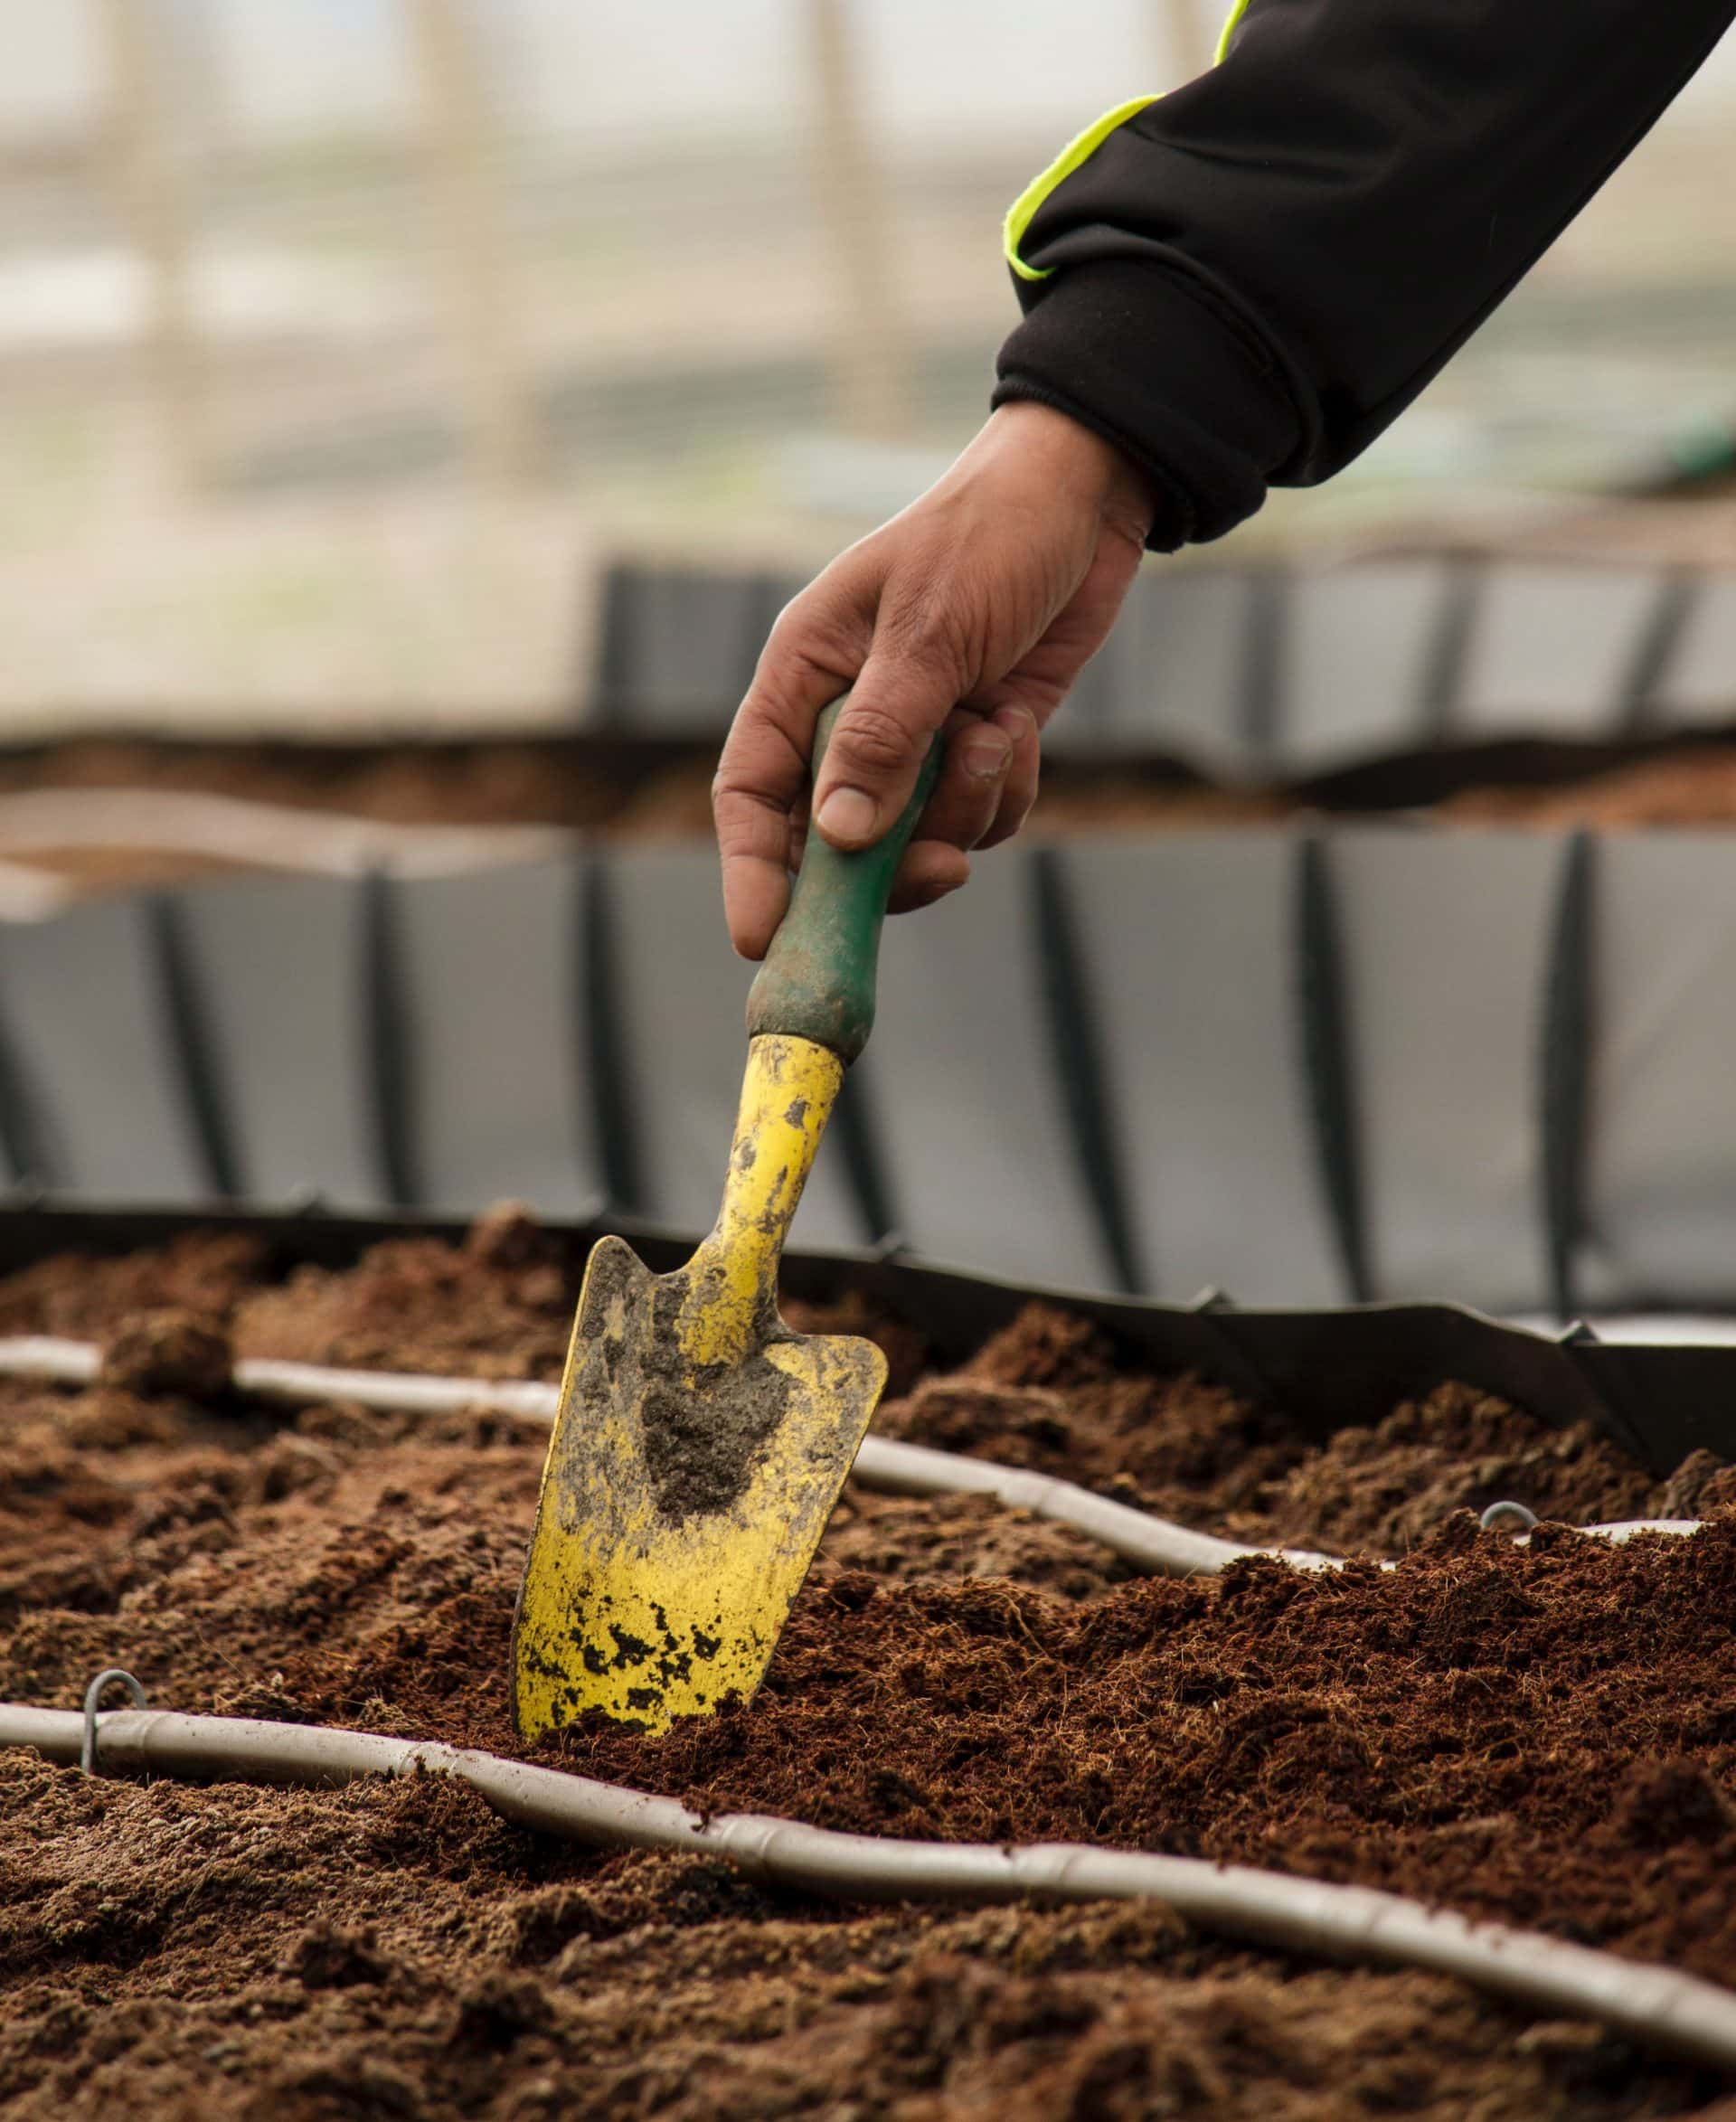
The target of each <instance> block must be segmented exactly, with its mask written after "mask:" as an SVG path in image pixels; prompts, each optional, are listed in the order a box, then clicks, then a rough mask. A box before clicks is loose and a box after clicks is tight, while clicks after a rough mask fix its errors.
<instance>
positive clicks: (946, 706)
mask: <svg viewBox="0 0 1736 2122" xmlns="http://www.w3.org/2000/svg"><path fill="white" fill-rule="evenodd" d="M957 700H958V674H957V673H956V671H955V670H954V668H953V667H952V661H951V658H950V657H947V658H941V657H938V656H935V655H925V654H924V653H922V652H921V651H920V650H918V649H913V648H910V647H908V646H901V647H898V648H894V647H892V646H881V644H880V643H879V642H876V644H875V646H873V648H872V649H871V650H870V652H869V655H868V658H867V660H866V662H865V663H864V664H863V666H862V674H861V675H860V676H859V677H858V678H857V680H856V683H855V685H854V688H853V689H852V691H851V693H850V695H849V697H848V698H847V699H846V700H845V702H844V711H843V712H842V713H841V714H840V715H839V716H838V719H837V721H836V723H835V726H834V728H833V731H832V739H831V741H830V742H829V743H828V744H827V746H826V757H825V759H823V760H822V761H821V764H820V771H819V776H818V778H817V779H816V782H815V786H814V803H813V812H812V816H813V820H814V823H815V825H816V826H817V827H818V829H819V831H820V833H821V835H822V836H823V837H824V838H826V840H828V841H830V842H831V844H832V845H833V846H834V847H838V848H844V849H846V850H848V849H851V848H856V847H871V846H873V844H874V842H875V841H876V840H878V839H880V838H881V836H882V835H883V834H885V833H887V832H889V831H890V830H891V829H892V825H893V824H894V822H895V821H896V819H897V817H898V816H899V814H900V812H901V811H902V809H903V808H904V806H905V805H906V804H907V803H908V802H909V801H910V794H911V791H912V790H913V789H914V788H915V787H916V777H917V773H918V770H919V769H920V766H921V764H922V761H923V760H924V759H926V758H927V757H928V752H929V745H930V744H931V743H932V742H933V741H934V739H935V736H936V734H937V732H938V731H939V730H940V728H941V727H942V725H943V724H944V723H945V721H946V720H947V718H948V715H949V714H950V713H951V712H952V710H953V708H954V706H955V705H956V704H957Z"/></svg>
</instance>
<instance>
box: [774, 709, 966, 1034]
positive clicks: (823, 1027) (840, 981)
mask: <svg viewBox="0 0 1736 2122" xmlns="http://www.w3.org/2000/svg"><path fill="white" fill-rule="evenodd" d="M846 697H847V695H846ZM843 706H844V702H843V701H842V700H835V701H834V702H833V703H832V705H831V706H830V707H828V708H827V709H826V712H825V713H824V714H823V715H822V716H821V717H820V720H819V726H818V728H817V729H816V731H815V732H814V778H815V780H816V781H817V780H818V779H819V774H820V761H821V760H822V759H824V758H825V757H826V745H827V743H828V741H829V740H830V739H831V735H832V731H833V728H834V726H835V723H836V721H837V719H838V715H839V712H840V711H841V710H842V708H843ZM942 750H943V745H942V741H941V740H940V739H939V737H936V739H935V740H934V742H933V743H932V744H931V745H930V746H929V756H928V757H927V759H924V760H923V762H922V769H921V771H920V773H919V774H918V775H917V778H916V790H915V793H914V794H913V795H912V796H911V797H910V801H909V802H908V803H907V804H906V805H905V806H904V810H903V813H902V815H901V817H900V818H899V821H898V823H897V824H896V825H894V826H893V827H892V830H891V832H889V833H888V834H887V835H885V837H884V838H883V839H880V840H877V841H875V843H874V844H873V846H872V847H863V848H860V849H858V850H857V851H856V852H855V853H854V854H840V852H839V851H838V849H836V848H835V847H832V846H830V845H828V844H827V843H826V841H824V840H823V839H821V837H820V835H819V834H818V833H817V832H816V831H815V830H814V829H813V828H812V827H810V828H809V831H808V835H807V846H806V847H805V848H804V849H803V851H802V866H801V868H800V869H799V870H798V871H797V875H796V888H795V890H794V891H793V892H792V893H791V894H790V901H789V911H788V913H787V914H786V915H785V916H784V919H783V924H782V926H781V927H780V928H779V929H778V933H777V934H776V935H775V936H774V937H773V938H772V939H771V948H770V949H769V950H768V951H767V953H766V961H765V963H764V964H763V965H762V966H761V967H760V973H759V976H758V977H757V978H756V979H755V981H754V983H753V986H752V988H751V989H750V992H749V995H748V1031H749V1033H750V1035H751V1036H752V1037H755V1038H758V1037H759V1036H760V1033H765V1032H778V1033H785V1034H786V1035H788V1036H790V1037H794V1038H797V1039H811V1040H813V1041H814V1042H815V1043H816V1045H818V1046H829V1047H830V1048H831V1049H832V1051H833V1052H834V1053H835V1054H839V1055H842V1057H843V1058H844V1061H846V1062H847V1061H854V1060H855V1058H856V1056H857V1055H858V1054H859V1053H860V1052H862V1050H863V1047H864V1046H866V1045H867V1043H868V1034H869V1033H870V1032H871V1031H873V1025H874V970H875V963H876V960H877V959H878V957H879V956H880V926H881V923H882V921H883V920H885V919H886V901H887V900H888V899H889V898H891V896H892V879H893V877H894V876H895V875H896V874H897V872H898V865H899V863H900V862H901V861H902V859H903V855H904V850H905V849H906V848H907V847H908V846H909V845H910V835H911V834H912V833H913V832H914V831H915V829H916V821H917V819H918V818H919V817H920V816H921V814H922V806H923V805H924V804H925V803H926V802H927V801H928V800H929V795H930V794H931V793H932V791H933V788H934V780H935V776H936V775H937V774H938V773H939V770H940V754H941V751H942Z"/></svg>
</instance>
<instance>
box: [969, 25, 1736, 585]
mask: <svg viewBox="0 0 1736 2122" xmlns="http://www.w3.org/2000/svg"><path fill="white" fill-rule="evenodd" d="M1732 16H1736V0H1669V4H1668V5H1665V6H1657V5H1646V0H1251V4H1250V5H1249V6H1248V8H1247V10H1246V13H1245V14H1244V15H1243V17H1242V19H1241V23H1240V24H1239V25H1238V27H1237V28H1236V30H1235V32H1234V34H1233V35H1232V37H1231V42H1230V49H1229V52H1228V53H1227V55H1226V57H1225V59H1224V61H1223V62H1222V64H1221V65H1220V66H1219V67H1217V68H1216V69H1215V70H1213V71H1212V72H1211V73H1209V74H1206V75H1204V76H1203V77H1202V78H1201V79H1200V80H1197V81H1194V82H1191V83H1189V84H1188V86H1187V87H1185V88H1184V89H1181V90H1176V91H1175V94H1173V95H1170V96H1166V97H1163V98H1161V99H1157V100H1155V101H1153V102H1150V103H1148V104H1146V106H1145V107H1144V108H1140V109H1138V110H1136V111H1134V112H1133V113H1132V114H1131V115H1128V116H1127V117H1126V118H1123V120H1122V121H1121V122H1120V123H1119V124H1118V125H1117V126H1115V127H1113V128H1112V129H1111V130H1109V132H1108V133H1107V135H1106V136H1105V137H1103V138H1102V139H1101V140H1100V141H1099V142H1098V143H1097V144H1096V145H1095V146H1092V147H1091V149H1090V152H1089V154H1087V155H1086V156H1084V157H1083V158H1082V159H1080V161H1079V163H1078V165H1077V166H1076V167H1074V168H1072V169H1071V170H1070V171H1068V172H1067V173H1066V174H1062V175H1061V176H1060V177H1059V178H1058V180H1057V181H1055V182H1054V183H1053V184H1052V185H1051V186H1050V187H1049V188H1047V189H1046V190H1043V188H1042V186H1041V184H1040V185H1039V186H1036V187H1033V193H1029V194H1027V195H1026V198H1025V200H1024V201H1022V202H1021V203H1020V207H1019V208H1018V209H1015V211H1014V215H1013V216H1012V217H1010V218H1009V224H1008V234H1009V245H1010V252H1011V255H1012V256H1013V258H1014V270H1015V274H1016V275H1017V285H1018V288H1019V292H1020V297H1021V300H1022V301H1023V303H1024V307H1025V309H1026V313H1027V314H1026V316H1025V320H1024V323H1023V324H1022V325H1020V326H1019V327H1018V328H1017V330H1015V331H1014V333H1013V334H1012V335H1011V337H1010V338H1009V339H1008V340H1007V342H1006V344H1005V347H1004V348H1003V350H1002V354H1001V362H1000V376H1001V381H1000V384H999V387H998V389H997V391H996V393H995V403H996V404H1002V403H1006V402H1009V401H1016V400H1020V399H1034V400H1037V401H1041V402H1043V403H1047V404H1051V405H1053V406H1055V407H1057V408H1058V409H1060V410H1063V411H1067V412H1071V414H1072V415H1073V416H1074V417H1075V418H1076V419H1078V420H1081V421H1082V422H1083V423H1084V424H1085V425H1087V426H1089V427H1090V428H1092V429H1095V430H1096V431H1097V432H1099V434H1101V435H1103V436H1105V437H1106V438H1107V439H1109V440H1111V441H1113V442H1114V443H1116V445H1117V446H1118V448H1120V449H1121V450H1122V451H1123V452H1124V454H1126V455H1127V457H1129V458H1130V459H1132V460H1133V461H1134V462H1136V463H1137V464H1138V465H1140V466H1141V467H1143V468H1144V469H1145V471H1146V475H1147V476H1148V478H1149V479H1150V481H1151V483H1152V485H1153V487H1154V489H1155V491H1156V494H1157V496H1158V501H1159V507H1158V512H1157V517H1156V522H1155V523H1154V525H1153V529H1152V534H1151V542H1152V543H1153V544H1154V545H1155V546H1157V547H1159V548H1163V549H1168V548H1172V547H1174V546H1176V545H1180V544H1184V543H1186V542H1189V541H1191V540H1199V539H1204V538H1212V537H1217V536H1220V535H1222V533H1223V532H1225V531H1227V530H1229V529H1230V528H1231V527H1232V525H1233V524H1234V523H1237V522H1239V521H1241V518H1242V517H1243V516H1246V515H1248V514H1251V513H1252V511H1253V510H1254V509H1255V508H1257V507H1258V506H1259V505H1260V501H1261V499H1262V498H1263V497H1264V494H1265V490H1266V487H1267V486H1269V485H1282V486H1309V485H1313V484H1316V483H1317V482H1318V481H1319V480H1322V479H1325V478H1327V477H1329V476H1331V475H1332V474H1333V473H1334V472H1335V471H1337V470H1338V469H1339V468H1340V467H1342V466H1344V464H1346V463H1348V462H1349V461H1350V460H1351V458H1353V457H1355V456H1356V455H1357V454H1358V453H1359V452H1360V451H1361V450H1363V449H1364V448H1366V447H1367V446H1368V444H1369V443H1370V442H1372V441H1373V439H1374V438H1375V437H1376V436H1377V435H1378V434H1380V433H1381V431H1382V429H1384V428H1385V427H1386V426H1387V425H1388V424H1389V423H1390V422H1391V421H1392V420H1394V419H1395V418H1396V417H1397V416H1398V414H1399V413H1400V412H1401V411H1402V410H1403V409H1404V407H1405V406H1406V405H1408V404H1409V403H1410V402H1411V399H1412V398H1414V397H1415V396H1416V394H1417V393H1418V391H1420V390H1421V389H1422V387H1423V386H1424V384H1425V383H1427V382H1429V378H1430V377H1431V376H1433V375H1434V374H1435V373H1436V372H1437V371H1438V370H1439V368H1440V367H1441V365H1442V364H1443V363H1445V362H1446V361H1447V360H1448V358H1449V356H1450V355H1451V354H1453V353H1454V352H1455V350H1456V349H1457V348H1458V346H1459V345H1460V344H1463V342H1464V340H1465V339H1466V338H1467V337H1468V335H1470V334H1471V332H1473V331H1474V330H1475V329H1476V328H1477V325H1478V324H1479V323H1480V322H1481V321H1482V319H1483V318H1484V317H1485V316H1487V314H1488V313H1489V311H1490V310H1491V309H1492V308H1493V307H1495V304H1496V303H1498V302H1499V301H1500V300H1501V299H1502V297H1504V296H1505V294H1506V293H1507V292H1508V290H1509V289H1510V288H1512V287H1513V285H1514V282H1515V281H1516V280H1517V279H1519V278H1520V277H1521V276H1522V275H1523V274H1524V272H1525V271H1526V269H1528V268H1529V267H1530V266H1531V265H1532V264H1533V262H1534V260H1535V259H1537V257H1538V256H1539V255H1540V253H1541V252H1542V251H1543V250H1545V249H1546V248H1547V247H1548V245H1549V244H1550V243H1551V242H1552V240H1554V238H1555V236H1556V235H1557V234H1558V233H1559V232H1560V231H1561V229H1562V228H1563V227H1564V226H1565V224H1566V223H1567V222H1569V221H1570V220H1571V218H1572V216H1573V215H1574V214H1575V213H1576V212H1578V211H1579V209H1580V206H1581V205H1583V204H1584V203H1585V201H1586V200H1587V199H1588V198H1589V197H1590V195H1591V193H1593V192H1594V191H1595V190H1596V189H1597V187H1598V186H1599V184H1601V183H1602V182H1603V180H1604V178H1605V177H1606V176H1608V175H1609V173H1610V172H1611V171H1612V170H1613V169H1614V168H1615V167H1616V165H1618V163H1619V162H1620V161H1621V160H1622V159H1623V157H1624V156H1626V155H1627V154H1628V151H1629V149H1630V148H1632V147H1633V146H1634V145H1635V144H1636V142H1637V141H1638V140H1639V138H1640V137H1642V136H1643V135H1644V134H1645V133H1646V130H1647V129H1648V128H1649V127H1651V125H1652V124H1653V123H1654V122H1655V121H1656V118H1657V117H1658V116H1659V115H1660V113H1661V112H1662V111H1663V110H1664V109H1665V107H1666V106H1667V105H1668V103H1669V102H1670V100H1671V99H1673V98H1674V96H1675V94H1676V92H1677V91H1678V90H1680V88H1681V87H1682V85H1683V84H1684V81H1685V80H1687V79H1688V77H1689V76H1690V75H1691V74H1692V73H1693V72H1694V70H1695V69H1696V68H1697V67H1698V66H1699V64H1700V62H1701V61H1702V60H1703V58H1704V57H1705V55H1706V53H1707V52H1709V51H1710V50H1711V48H1712V44H1713V43H1714V42H1716V41H1717V38H1718V36H1719V35H1720V34H1721V33H1722V31H1723V30H1724V29H1725V28H1726V27H1727V26H1728V24H1730V22H1731V19H1732Z"/></svg>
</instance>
